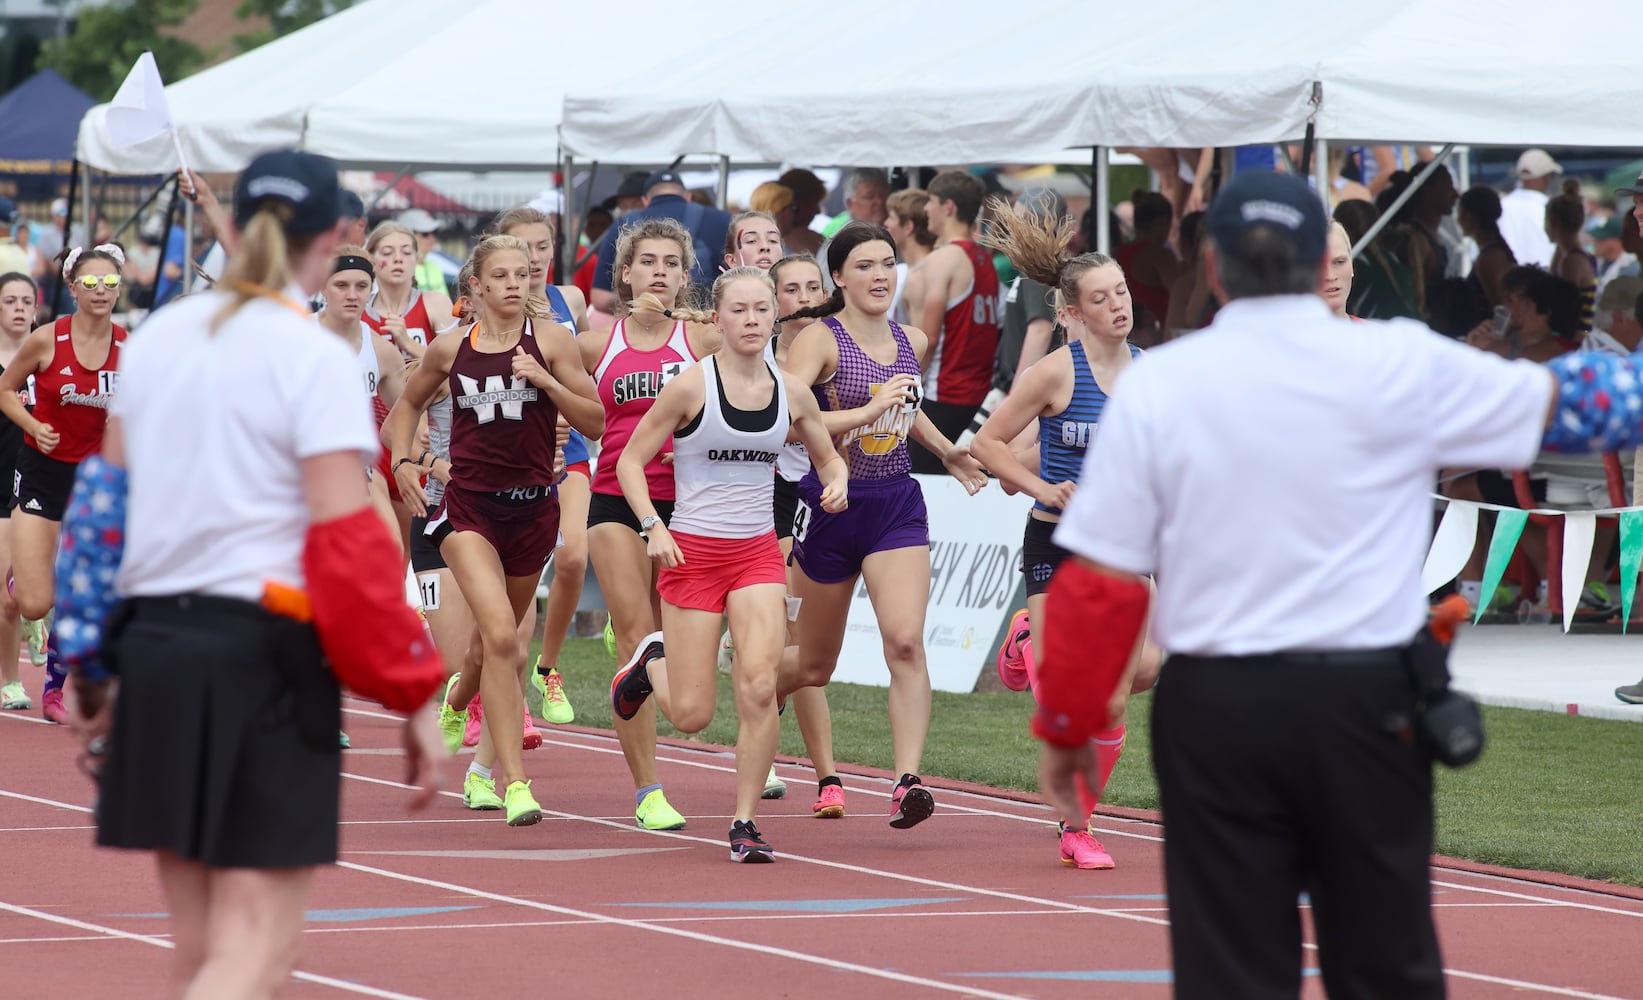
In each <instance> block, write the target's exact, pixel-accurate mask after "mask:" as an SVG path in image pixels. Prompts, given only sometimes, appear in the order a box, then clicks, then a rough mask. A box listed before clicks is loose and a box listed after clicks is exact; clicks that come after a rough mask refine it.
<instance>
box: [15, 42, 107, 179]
mask: <svg viewBox="0 0 1643 1000" xmlns="http://www.w3.org/2000/svg"><path fill="white" fill-rule="evenodd" d="M96 103H97V102H96V101H93V100H92V99H91V98H90V97H87V96H86V95H85V94H83V93H81V92H80V90H79V88H77V87H75V86H74V84H72V83H69V82H68V81H67V80H65V79H63V78H62V77H61V76H60V75H58V73H57V71H56V70H52V69H43V70H41V71H40V72H38V73H36V74H34V75H33V76H31V77H29V78H28V79H27V80H25V81H23V82H22V83H21V84H19V85H18V86H17V88H16V89H15V90H13V91H12V92H11V93H9V94H7V95H6V96H5V97H0V176H11V177H15V178H18V179H21V178H23V177H42V176H44V177H66V176H68V173H69V170H70V167H71V165H72V163H73V160H74V141H75V137H76V136H77V135H78V133H79V131H80V119H81V118H84V117H85V114H86V112H87V111H90V110H91V108H92V106H93V105H94V104H96Z"/></svg>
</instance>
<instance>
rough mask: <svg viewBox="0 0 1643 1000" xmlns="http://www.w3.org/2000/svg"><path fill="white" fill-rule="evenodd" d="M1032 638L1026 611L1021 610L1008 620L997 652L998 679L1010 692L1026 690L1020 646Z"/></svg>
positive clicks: (1025, 672) (1025, 677)
mask: <svg viewBox="0 0 1643 1000" xmlns="http://www.w3.org/2000/svg"><path fill="white" fill-rule="evenodd" d="M1031 637H1032V629H1031V628H1030V627H1029V625H1028V621H1027V609H1026V608H1022V609H1021V610H1020V611H1017V612H1016V613H1015V616H1014V617H1012V618H1011V619H1010V629H1009V631H1008V632H1007V633H1006V634H1005V638H1004V645H1003V646H1000V647H999V650H998V679H999V680H1000V681H1002V682H1003V683H1004V686H1005V687H1007V688H1009V689H1010V690H1011V691H1025V690H1027V683H1028V681H1027V671H1026V668H1025V666H1024V665H1023V663H1022V655H1021V654H1022V645H1023V644H1024V643H1025V642H1026V641H1027V640H1028V639H1030V638H1031Z"/></svg>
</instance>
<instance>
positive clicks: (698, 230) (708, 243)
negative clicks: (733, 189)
mask: <svg viewBox="0 0 1643 1000" xmlns="http://www.w3.org/2000/svg"><path fill="white" fill-rule="evenodd" d="M644 195H645V205H644V207H643V208H641V209H639V210H638V211H637V212H628V213H626V214H625V215H622V216H621V217H620V218H618V219H617V220H616V225H614V226H612V227H610V229H608V230H606V231H605V235H604V238H603V240H601V241H600V244H599V263H598V264H597V265H595V267H594V272H593V296H592V299H591V300H590V302H589V304H590V305H592V306H593V308H595V309H597V310H599V311H600V312H602V313H609V314H611V315H615V312H616V293H615V292H613V291H611V278H612V274H611V267H612V265H614V264H615V262H616V240H617V239H618V238H619V237H620V236H621V233H622V230H624V229H626V228H627V227H628V226H631V225H634V224H636V223H639V222H642V221H644V220H645V219H676V220H678V222H679V223H680V224H681V225H683V226H684V227H685V229H687V230H689V231H690V238H691V242H692V243H694V244H695V246H696V266H695V267H694V268H693V269H691V272H690V283H691V284H693V285H695V286H697V287H698V288H705V287H707V286H709V285H711V284H712V283H713V278H714V276H715V275H717V274H718V273H719V253H720V248H722V247H723V246H724V245H725V238H726V236H727V235H728V234H729V232H730V213H729V212H725V211H723V210H721V209H718V208H714V207H712V206H708V205H698V204H696V203H695V202H693V201H691V200H690V199H689V198H688V197H686V192H685V182H684V181H682V180H680V179H679V175H678V174H676V173H674V172H673V171H671V170H658V171H656V172H655V173H653V174H651V175H650V176H649V177H646V178H645V187H644Z"/></svg>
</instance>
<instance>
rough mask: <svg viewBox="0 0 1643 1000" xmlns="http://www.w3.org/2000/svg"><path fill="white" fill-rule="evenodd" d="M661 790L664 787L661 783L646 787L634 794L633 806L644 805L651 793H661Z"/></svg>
mask: <svg viewBox="0 0 1643 1000" xmlns="http://www.w3.org/2000/svg"><path fill="white" fill-rule="evenodd" d="M661 790H662V786H661V784H660V783H658V784H654V785H646V786H645V787H643V788H641V789H639V790H638V791H637V792H634V793H633V804H634V805H643V804H644V801H645V796H647V795H649V794H650V793H651V792H659V791H661Z"/></svg>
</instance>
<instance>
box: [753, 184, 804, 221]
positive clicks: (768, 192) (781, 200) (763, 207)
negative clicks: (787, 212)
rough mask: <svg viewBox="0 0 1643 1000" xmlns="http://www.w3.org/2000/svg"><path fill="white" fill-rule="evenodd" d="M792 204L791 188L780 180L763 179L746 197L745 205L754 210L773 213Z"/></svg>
mask: <svg viewBox="0 0 1643 1000" xmlns="http://www.w3.org/2000/svg"><path fill="white" fill-rule="evenodd" d="M791 204H793V189H792V188H790V187H788V186H787V185H786V184H783V183H781V182H780V181H765V182H764V183H763V184H760V185H759V186H758V187H756V188H754V189H753V193H752V194H750V195H748V197H747V207H748V208H750V209H752V210H753V211H755V212H769V213H770V214H771V215H775V214H776V213H777V212H780V211H781V210H782V209H784V208H786V207H787V206H789V205H791Z"/></svg>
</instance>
